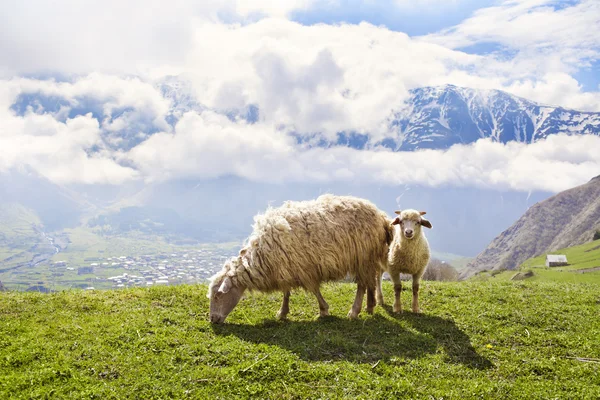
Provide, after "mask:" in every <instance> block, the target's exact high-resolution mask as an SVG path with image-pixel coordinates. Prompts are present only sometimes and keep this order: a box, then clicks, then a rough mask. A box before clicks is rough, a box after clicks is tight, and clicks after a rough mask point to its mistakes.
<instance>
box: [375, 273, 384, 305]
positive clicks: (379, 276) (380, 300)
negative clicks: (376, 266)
mask: <svg viewBox="0 0 600 400" xmlns="http://www.w3.org/2000/svg"><path fill="white" fill-rule="evenodd" d="M375 279H376V280H375V291H376V296H377V304H379V305H380V306H383V305H384V304H385V303H384V302H383V290H381V281H382V280H383V271H381V272H377V275H375Z"/></svg>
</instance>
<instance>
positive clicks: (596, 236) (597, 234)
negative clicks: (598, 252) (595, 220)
mask: <svg viewBox="0 0 600 400" xmlns="http://www.w3.org/2000/svg"><path fill="white" fill-rule="evenodd" d="M592 240H600V229H598V230H597V231H596V232H595V233H594V238H593V239H592Z"/></svg>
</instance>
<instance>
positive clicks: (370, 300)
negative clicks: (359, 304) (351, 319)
mask: <svg viewBox="0 0 600 400" xmlns="http://www.w3.org/2000/svg"><path fill="white" fill-rule="evenodd" d="M375 304H376V303H375V289H374V288H369V289H367V313H368V314H371V315H373V309H374V308H375Z"/></svg>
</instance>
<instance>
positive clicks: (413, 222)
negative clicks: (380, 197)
mask: <svg viewBox="0 0 600 400" xmlns="http://www.w3.org/2000/svg"><path fill="white" fill-rule="evenodd" d="M396 214H398V217H396V219H395V220H394V222H392V225H400V231H401V232H402V235H403V236H404V237H405V238H406V239H409V240H411V239H413V238H415V237H418V236H419V235H420V234H421V227H422V226H425V227H427V228H431V223H430V222H429V221H428V220H426V219H425V218H423V215H425V211H417V210H404V211H396Z"/></svg>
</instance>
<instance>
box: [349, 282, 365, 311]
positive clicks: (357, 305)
mask: <svg viewBox="0 0 600 400" xmlns="http://www.w3.org/2000/svg"><path fill="white" fill-rule="evenodd" d="M365 290H366V288H365V286H364V285H361V284H358V287H357V289H356V297H355V298H354V304H352V308H351V309H350V311H348V318H350V319H356V318H357V317H358V314H360V309H361V308H362V302H363V297H364V296H365Z"/></svg>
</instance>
